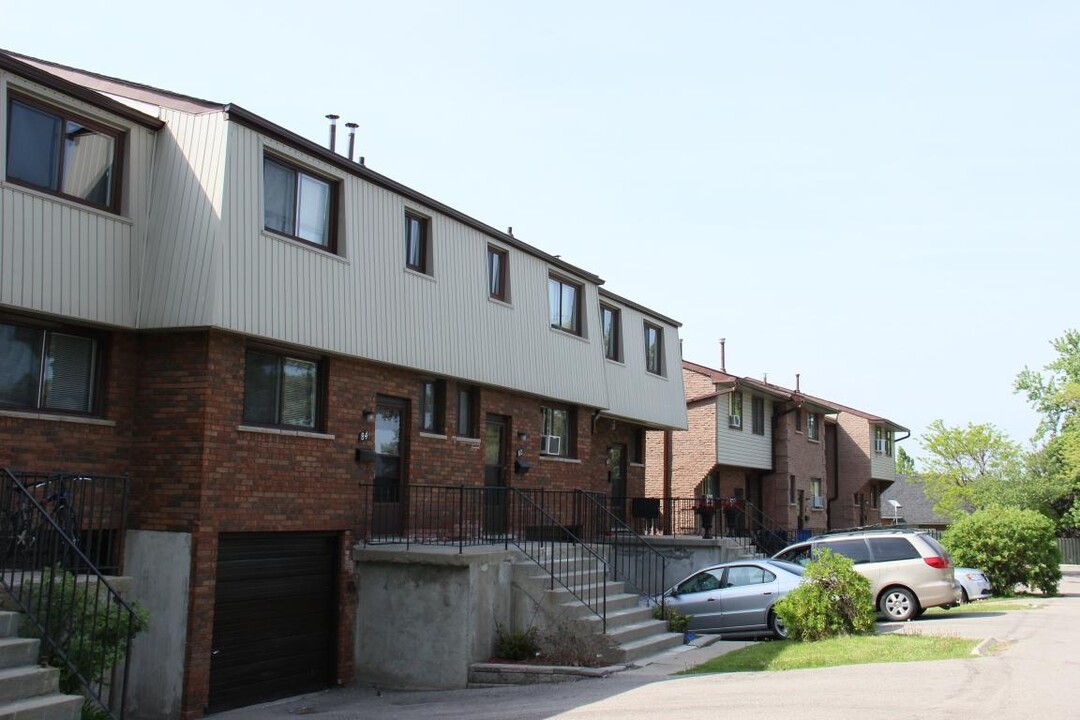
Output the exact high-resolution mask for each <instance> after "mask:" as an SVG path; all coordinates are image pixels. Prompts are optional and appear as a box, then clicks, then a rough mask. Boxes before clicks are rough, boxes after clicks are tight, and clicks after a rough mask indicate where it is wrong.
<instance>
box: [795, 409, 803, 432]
mask: <svg viewBox="0 0 1080 720" xmlns="http://www.w3.org/2000/svg"><path fill="white" fill-rule="evenodd" d="M802 431H803V430H802V408H795V432H797V433H802Z"/></svg>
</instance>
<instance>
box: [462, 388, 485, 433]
mask: <svg viewBox="0 0 1080 720" xmlns="http://www.w3.org/2000/svg"><path fill="white" fill-rule="evenodd" d="M477 395H478V393H477V391H476V388H474V387H472V386H471V385H458V393H457V434H458V437H466V438H476V437H480V434H479V427H478V426H479V424H480V422H479V418H480V412H479V410H480V408H479V403H478V402H477Z"/></svg>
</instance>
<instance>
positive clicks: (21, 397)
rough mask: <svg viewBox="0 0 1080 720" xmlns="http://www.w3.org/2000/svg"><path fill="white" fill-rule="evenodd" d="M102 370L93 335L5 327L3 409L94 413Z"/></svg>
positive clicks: (0, 365) (1, 332) (0, 378)
mask: <svg viewBox="0 0 1080 720" xmlns="http://www.w3.org/2000/svg"><path fill="white" fill-rule="evenodd" d="M100 372H101V362H100V347H99V343H98V341H97V340H96V339H95V338H94V337H92V336H88V335H83V334H75V333H70V332H61V331H59V330H48V329H44V328H38V327H31V326H25V325H13V324H8V323H0V405H6V406H11V407H17V408H26V409H41V410H57V411H64V412H77V413H90V412H93V411H94V410H95V407H96V405H97V395H98V387H99V385H100V383H99V381H100V377H99V375H100Z"/></svg>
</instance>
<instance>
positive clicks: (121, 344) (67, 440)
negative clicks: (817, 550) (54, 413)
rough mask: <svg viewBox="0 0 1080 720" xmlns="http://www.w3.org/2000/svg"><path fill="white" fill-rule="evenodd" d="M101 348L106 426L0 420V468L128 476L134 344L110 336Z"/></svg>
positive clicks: (133, 340)
mask: <svg viewBox="0 0 1080 720" xmlns="http://www.w3.org/2000/svg"><path fill="white" fill-rule="evenodd" d="M105 346H106V347H105V365H106V367H107V369H108V370H107V372H106V378H107V382H106V385H105V387H104V388H103V392H104V396H103V398H102V406H103V408H104V418H105V419H106V420H107V421H109V422H108V424H102V423H95V422H86V423H83V422H65V421H63V420H36V419H27V418H24V417H12V416H7V415H0V467H6V468H9V469H12V470H26V471H34V472H53V471H55V472H82V473H88V474H96V475H123V474H124V473H127V472H129V471H130V470H131V445H132V433H133V431H134V427H135V422H134V409H135V397H134V393H133V392H132V390H133V388H134V387H135V379H136V377H137V376H138V365H137V361H136V360H137V358H136V349H137V347H138V340H137V338H136V337H135V336H134V335H132V334H128V333H114V334H113V335H112V337H110V338H109V339H108V340H107V341H106V343H105ZM58 417H59V416H58Z"/></svg>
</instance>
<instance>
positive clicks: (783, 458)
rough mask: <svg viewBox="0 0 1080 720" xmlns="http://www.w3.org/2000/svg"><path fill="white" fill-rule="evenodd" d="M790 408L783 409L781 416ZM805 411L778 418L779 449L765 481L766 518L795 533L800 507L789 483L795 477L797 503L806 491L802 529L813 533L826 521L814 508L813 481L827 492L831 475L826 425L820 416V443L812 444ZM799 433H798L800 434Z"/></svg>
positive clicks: (776, 427)
mask: <svg viewBox="0 0 1080 720" xmlns="http://www.w3.org/2000/svg"><path fill="white" fill-rule="evenodd" d="M787 409H788V408H786V407H783V408H780V412H783V411H784V410H787ZM807 412H808V411H807V410H806V409H805V408H803V411H802V413H801V414H797V413H795V412H787V413H785V414H782V415H780V416H779V418H778V420H777V423H776V424H775V425H774V428H773V429H774V436H773V437H774V442H775V447H776V455H775V466H774V468H773V469H774V472H773V474H772V475H769V476H766V477H765V479H764V480H763V481H762V496H763V498H762V506H763V509H764V511H765V514H766V515H768V516H769V517H770V518H771V519H772V520H773V521H774V522H776V523H778V524H780V525H781V526H783V527H786V528H788V529H792V530H793V529H795V528H797V527H798V525H799V518H798V515H799V508H798V505H797V504H795V505H793V504H791V502H790V493H789V480H790V477H791V476H792V475H794V476H795V493H796V503H797V502H798V492H799V491H800V490H802V491H803V497H804V498H805V503H804V505H803V527H804V528H807V529H813V530H825V529H826V524H827V517H826V514H825V511H824V510H814V509H812V508H811V496H812V493H811V490H810V479H811V478H820V479H821V483H822V492H823V493H825V492H826V481H827V479H828V474H827V471H826V463H825V443H824V442H823V440H824V438H825V427H824V425H825V423H824V419H823V418H821V417H820V416H819V419H818V433H819V434H818V438H819V439H818V440H811V439H809V438H808V437H807V436H806V413H807ZM797 415H798V416H799V417H800V418H801V424H800V425H801V426H800V427H798V428H796V416H797ZM797 430H798V431H797Z"/></svg>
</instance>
